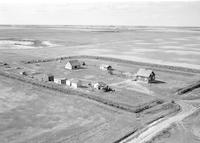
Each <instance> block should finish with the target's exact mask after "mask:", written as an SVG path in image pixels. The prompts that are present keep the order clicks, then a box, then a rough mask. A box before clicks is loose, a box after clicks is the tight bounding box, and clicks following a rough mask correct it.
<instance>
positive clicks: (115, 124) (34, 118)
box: [0, 76, 141, 143]
mask: <svg viewBox="0 0 200 143" xmlns="http://www.w3.org/2000/svg"><path fill="white" fill-rule="evenodd" d="M0 79H1V82H0V88H1V97H0V121H1V122H0V133H1V134H0V140H1V143H8V142H15V143H16V142H52V143H53V142H94V141H95V142H112V141H115V140H116V139H118V138H119V137H120V136H123V135H124V134H125V133H128V132H130V131H132V130H133V129H134V128H135V129H136V128H137V127H139V125H140V124H141V123H139V122H138V121H137V120H136V118H135V115H134V114H130V113H126V112H123V111H120V110H116V109H115V108H110V107H108V106H103V105H101V104H97V103H95V102H91V101H88V100H85V99H82V98H78V97H75V96H71V95H66V94H62V93H58V92H54V91H49V90H46V89H42V88H38V87H35V86H31V85H29V84H28V85H27V84H24V83H22V82H19V81H15V80H11V79H9V78H5V77H2V76H0ZM116 130H120V132H116Z"/></svg>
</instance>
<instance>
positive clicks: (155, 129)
mask: <svg viewBox="0 0 200 143" xmlns="http://www.w3.org/2000/svg"><path fill="white" fill-rule="evenodd" d="M178 104H179V105H180V106H181V109H182V110H181V112H179V113H178V114H176V115H175V116H172V117H170V118H167V119H166V118H161V119H159V120H157V121H155V122H153V123H151V124H150V125H148V126H147V127H146V128H144V129H143V131H141V132H139V133H137V134H132V135H130V136H129V137H127V138H126V139H124V140H123V141H120V142H119V143H146V142H148V141H151V140H152V139H153V138H154V137H156V136H157V135H159V133H161V132H162V131H163V130H165V129H167V128H168V127H170V126H171V125H172V124H174V123H178V122H180V121H182V120H183V119H185V118H186V117H188V116H190V115H192V114H193V113H194V112H195V111H197V110H198V109H199V108H195V107H193V106H192V105H190V104H187V103H185V102H183V101H179V102H178Z"/></svg>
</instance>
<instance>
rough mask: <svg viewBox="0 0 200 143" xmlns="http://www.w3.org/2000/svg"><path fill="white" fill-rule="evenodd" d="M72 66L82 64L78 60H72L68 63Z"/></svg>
mask: <svg viewBox="0 0 200 143" xmlns="http://www.w3.org/2000/svg"><path fill="white" fill-rule="evenodd" d="M68 62H69V63H70V64H71V65H73V66H77V65H80V62H79V61H78V60H70V61H68Z"/></svg>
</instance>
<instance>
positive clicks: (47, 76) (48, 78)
mask: <svg viewBox="0 0 200 143" xmlns="http://www.w3.org/2000/svg"><path fill="white" fill-rule="evenodd" d="M34 78H36V79H38V80H39V81H45V82H46V81H52V82H53V81H54V76H53V75H52V74H37V75H35V76H34Z"/></svg>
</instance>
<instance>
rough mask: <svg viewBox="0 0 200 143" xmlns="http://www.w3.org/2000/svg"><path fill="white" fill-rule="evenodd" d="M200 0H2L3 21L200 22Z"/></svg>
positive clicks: (167, 24)
mask: <svg viewBox="0 0 200 143" xmlns="http://www.w3.org/2000/svg"><path fill="white" fill-rule="evenodd" d="M199 17H200V0H196V1H193V0H192V1H191V0H176V1H174V0H0V24H23V25H27V24H31V25H133V26H200V18H199Z"/></svg>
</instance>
